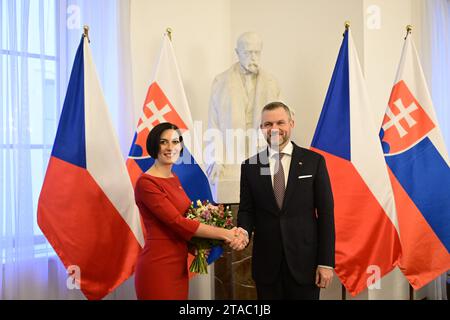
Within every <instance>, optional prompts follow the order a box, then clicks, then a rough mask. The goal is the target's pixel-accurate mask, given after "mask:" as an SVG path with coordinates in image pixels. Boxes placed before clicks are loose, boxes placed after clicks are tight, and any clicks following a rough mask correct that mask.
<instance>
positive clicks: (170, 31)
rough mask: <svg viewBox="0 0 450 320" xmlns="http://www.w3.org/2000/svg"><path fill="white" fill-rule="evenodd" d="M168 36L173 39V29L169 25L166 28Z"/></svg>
mask: <svg viewBox="0 0 450 320" xmlns="http://www.w3.org/2000/svg"><path fill="white" fill-rule="evenodd" d="M166 32H167V36H168V37H169V40H170V41H172V29H171V28H170V27H169V28H167V29H166Z"/></svg>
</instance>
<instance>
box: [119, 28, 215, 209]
mask: <svg viewBox="0 0 450 320" xmlns="http://www.w3.org/2000/svg"><path fill="white" fill-rule="evenodd" d="M162 122H170V123H172V124H174V125H176V126H177V127H178V128H179V129H180V130H181V132H182V135H183V143H184V149H183V156H182V158H180V161H179V163H177V164H176V165H174V166H173V171H174V172H175V174H176V175H177V176H178V178H179V179H180V181H181V183H182V185H183V188H184V190H186V192H187V195H188V196H189V198H190V199H191V200H192V201H196V200H202V201H203V200H209V201H212V195H211V189H210V187H209V182H208V179H207V177H206V174H205V170H204V166H203V163H202V161H201V159H202V147H201V144H200V142H199V141H198V137H199V135H200V134H201V132H196V131H194V124H193V121H192V117H191V112H190V109H189V105H188V102H187V98H186V94H185V93H184V88H183V82H182V81H181V76H180V72H179V71H178V65H177V61H176V59H175V53H174V50H173V47H172V42H171V41H170V39H169V36H168V34H165V35H164V38H163V44H162V48H161V52H160V55H159V59H158V61H157V63H156V67H155V71H154V75H153V80H152V82H151V85H150V88H149V89H148V92H147V97H146V99H145V102H144V107H143V113H142V116H141V118H140V119H139V122H138V125H137V130H136V133H135V136H134V139H133V143H132V146H131V150H130V153H129V155H128V160H127V168H128V172H129V174H130V177H131V181H132V182H133V186H134V185H135V184H136V181H137V179H138V178H139V176H140V175H141V174H142V173H143V172H145V171H147V170H148V169H149V168H150V167H151V166H152V165H153V162H154V159H152V158H151V157H150V155H149V154H148V152H147V148H146V141H147V137H148V134H149V133H150V130H151V129H152V128H153V127H155V126H156V125H158V124H159V123H162ZM197 161H199V162H197Z"/></svg>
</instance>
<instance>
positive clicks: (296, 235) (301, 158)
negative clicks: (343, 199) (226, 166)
mask: <svg viewBox="0 0 450 320" xmlns="http://www.w3.org/2000/svg"><path fill="white" fill-rule="evenodd" d="M264 173H265V174H264ZM307 175H312V177H310V178H303V179H299V176H307ZM238 226H240V227H243V228H244V229H245V230H247V232H248V234H249V235H250V236H251V235H252V232H254V238H253V260H252V273H253V279H254V280H255V282H256V283H262V284H271V283H273V282H274V281H275V280H276V277H277V276H278V274H279V270H280V265H281V261H282V258H283V256H284V257H285V259H286V261H287V264H288V266H289V269H290V271H291V273H292V275H293V276H294V278H295V279H296V280H297V282H298V283H299V284H313V283H314V281H315V271H316V269H317V266H318V265H326V266H331V267H334V241H335V231H334V202H333V194H332V190H331V184H330V179H329V177H328V172H327V168H326V164H325V159H324V157H323V156H322V155H320V154H318V153H316V152H313V151H311V150H307V149H304V148H301V147H298V146H297V145H295V144H294V149H293V152H292V158H291V166H290V170H289V178H288V182H287V187H286V192H285V196H284V204H283V208H282V209H281V210H280V209H279V208H278V206H277V203H276V200H275V195H274V192H273V187H272V180H271V175H270V171H269V161H268V150H265V151H263V152H261V153H259V154H257V155H255V156H254V157H252V158H250V159H247V160H246V161H245V162H244V163H243V164H242V165H241V193H240V205H239V212H238Z"/></svg>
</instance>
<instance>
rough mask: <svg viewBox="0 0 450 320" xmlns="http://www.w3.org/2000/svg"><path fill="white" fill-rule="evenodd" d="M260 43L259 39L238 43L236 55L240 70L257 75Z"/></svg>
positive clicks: (249, 39)
mask: <svg viewBox="0 0 450 320" xmlns="http://www.w3.org/2000/svg"><path fill="white" fill-rule="evenodd" d="M261 50H262V43H261V41H260V40H259V39H256V38H250V37H249V38H248V39H245V40H244V41H242V42H241V43H239V45H238V47H237V48H236V53H237V55H238V58H239V63H240V64H241V66H242V68H244V69H245V70H247V71H248V72H251V73H254V74H257V73H258V71H259V61H260V58H261Z"/></svg>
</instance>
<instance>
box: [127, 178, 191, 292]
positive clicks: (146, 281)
mask: <svg viewBox="0 0 450 320" xmlns="http://www.w3.org/2000/svg"><path fill="white" fill-rule="evenodd" d="M135 198H136V203H137V205H138V207H139V211H140V213H141V216H142V218H143V221H144V225H145V229H146V239H145V246H144V249H143V250H142V252H141V254H140V255H139V258H138V261H137V264H136V270H135V286H136V294H137V298H138V299H163V300H186V299H187V298H188V290H189V287H188V284H189V278H188V269H187V257H188V248H187V241H188V240H190V239H191V237H192V236H193V235H194V233H195V232H196V231H197V228H198V226H199V222H198V221H194V220H189V219H186V218H184V216H183V215H184V213H185V212H186V210H187V209H188V207H189V205H190V204H191V201H190V200H189V198H188V196H187V195H186V193H185V192H184V190H183V188H182V186H181V183H180V180H178V177H176V176H175V177H173V178H158V177H154V176H151V175H148V174H142V175H141V176H140V177H139V179H138V180H137V182H136V188H135Z"/></svg>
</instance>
